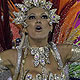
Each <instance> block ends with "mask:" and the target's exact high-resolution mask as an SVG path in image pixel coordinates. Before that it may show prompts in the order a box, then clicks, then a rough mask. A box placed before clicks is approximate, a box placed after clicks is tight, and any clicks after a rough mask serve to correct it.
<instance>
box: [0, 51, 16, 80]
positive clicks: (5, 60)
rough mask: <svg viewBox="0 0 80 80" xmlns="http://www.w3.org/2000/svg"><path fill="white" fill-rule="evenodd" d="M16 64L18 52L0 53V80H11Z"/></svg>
mask: <svg viewBox="0 0 80 80" xmlns="http://www.w3.org/2000/svg"><path fill="white" fill-rule="evenodd" d="M16 62H17V51H16V50H6V51H4V52H2V53H0V76H2V77H0V78H1V79H0V80H7V78H8V79H10V78H11V77H12V76H13V75H14V71H15V66H16ZM8 74H9V75H8ZM5 76H6V77H5Z"/></svg>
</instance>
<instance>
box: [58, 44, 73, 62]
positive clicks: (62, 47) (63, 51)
mask: <svg viewBox="0 0 80 80" xmlns="http://www.w3.org/2000/svg"><path fill="white" fill-rule="evenodd" d="M57 49H58V52H59V53H60V55H61V58H62V60H63V62H64V63H66V62H67V61H68V60H69V59H70V58H71V56H72V52H71V50H72V44H57Z"/></svg>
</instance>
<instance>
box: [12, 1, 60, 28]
mask: <svg viewBox="0 0 80 80" xmlns="http://www.w3.org/2000/svg"><path fill="white" fill-rule="evenodd" d="M15 6H16V7H17V8H18V9H19V10H20V11H19V12H13V14H14V15H15V17H16V18H15V19H14V20H13V23H15V24H21V25H22V26H23V27H27V23H25V20H26V18H27V11H29V10H30V9H32V8H33V7H41V8H43V9H45V10H47V11H48V13H49V15H48V16H49V18H50V22H49V23H50V25H52V24H53V23H59V19H60V16H58V15H57V14H56V13H55V12H56V10H57V9H52V10H50V9H51V8H52V3H51V2H50V1H46V0H24V1H23V4H15Z"/></svg>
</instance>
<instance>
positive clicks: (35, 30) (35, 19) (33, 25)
mask: <svg viewBox="0 0 80 80" xmlns="http://www.w3.org/2000/svg"><path fill="white" fill-rule="evenodd" d="M27 15H28V18H27V20H26V23H27V24H28V27H27V29H26V30H27V32H28V35H29V37H31V38H32V39H44V38H48V34H49V32H50V31H51V27H52V26H50V25H49V20H50V19H49V17H48V12H47V11H46V10H44V9H42V8H36V7H34V8H32V9H30V10H29V11H28V13H27Z"/></svg>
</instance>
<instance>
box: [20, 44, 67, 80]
mask: <svg viewBox="0 0 80 80" xmlns="http://www.w3.org/2000/svg"><path fill="white" fill-rule="evenodd" d="M29 49H30V52H31V55H32V56H33V57H34V62H33V64H34V66H35V67H37V66H38V65H40V66H41V69H42V72H41V73H39V74H36V76H35V78H33V76H32V74H30V73H29V70H26V71H23V72H21V80H68V78H67V76H66V73H67V72H66V73H65V68H63V63H62V60H61V57H60V54H59V52H58V49H57V47H56V45H55V44H54V43H50V46H45V47H40V48H29ZM26 51H27V50H26ZM50 51H51V52H52V55H53V57H55V59H56V61H57V62H58V66H59V69H61V70H63V71H62V72H61V75H57V74H53V73H52V72H48V73H46V71H47V69H46V67H45V66H46V64H49V63H50V61H49V53H50ZM25 53H26V52H24V55H25ZM21 68H22V70H23V68H24V60H22V64H21Z"/></svg>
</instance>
